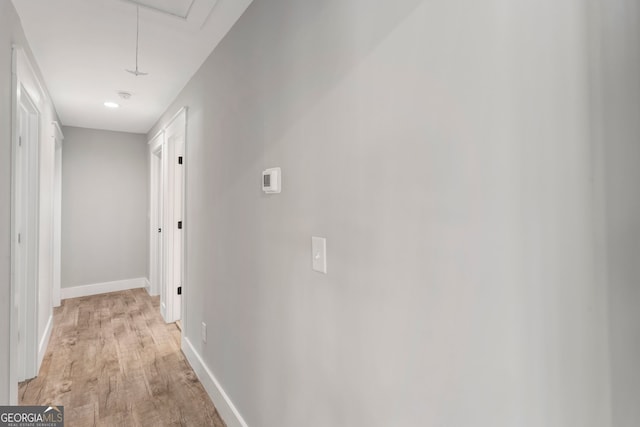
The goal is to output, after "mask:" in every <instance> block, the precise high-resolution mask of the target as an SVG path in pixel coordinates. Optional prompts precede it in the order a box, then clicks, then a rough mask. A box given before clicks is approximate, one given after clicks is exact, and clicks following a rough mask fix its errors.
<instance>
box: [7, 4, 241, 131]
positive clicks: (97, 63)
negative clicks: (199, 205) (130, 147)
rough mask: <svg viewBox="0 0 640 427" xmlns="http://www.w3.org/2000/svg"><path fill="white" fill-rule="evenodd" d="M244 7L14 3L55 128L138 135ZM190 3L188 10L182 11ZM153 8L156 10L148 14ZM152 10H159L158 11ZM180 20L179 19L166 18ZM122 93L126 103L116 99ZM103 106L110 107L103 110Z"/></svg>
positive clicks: (187, 78) (194, 70) (160, 110)
mask: <svg viewBox="0 0 640 427" xmlns="http://www.w3.org/2000/svg"><path fill="white" fill-rule="evenodd" d="M251 1H252V0H193V1H191V0H184V1H182V0H179V1H168V0H136V2H139V3H145V4H144V7H140V49H139V68H140V70H141V71H143V72H147V73H149V75H148V76H140V77H136V76H133V75H131V74H129V73H127V72H126V71H125V69H134V68H135V41H136V4H135V2H132V1H124V0H56V1H42V0H14V1H13V3H14V5H15V7H16V9H17V11H18V14H19V15H20V19H21V21H22V25H23V28H24V31H25V34H26V37H27V40H28V41H29V44H30V46H31V49H32V51H33V53H34V56H35V58H36V60H37V62H38V65H39V67H40V69H41V71H42V74H43V75H44V79H45V83H46V85H47V87H48V89H49V92H50V94H51V97H52V98H53V102H54V104H55V106H56V110H57V112H58V115H59V117H60V120H61V121H62V123H63V124H64V125H66V126H77V127H85V128H93V129H107V130H115V131H124V132H135V133H146V132H147V131H149V129H150V128H151V127H152V126H153V124H154V123H155V122H156V121H157V120H158V118H159V117H160V115H161V114H162V113H163V112H164V111H165V109H166V108H167V107H168V106H169V104H170V103H171V102H172V101H173V100H174V99H175V97H176V96H177V94H178V93H179V92H180V90H181V89H182V88H183V87H184V86H185V84H186V83H187V82H188V81H189V79H190V78H191V77H192V76H193V74H194V73H195V72H196V71H197V70H198V68H199V67H200V65H202V63H203V62H204V60H205V59H206V58H207V57H208V56H209V54H210V53H211V52H212V51H213V49H214V48H215V46H216V45H217V44H218V43H219V42H220V40H222V38H223V37H224V35H225V34H226V33H227V32H228V31H229V29H230V28H231V27H232V26H233V24H234V23H235V22H236V21H237V20H238V18H239V17H240V16H241V15H242V13H243V12H244V11H245V10H246V8H247V7H248V6H249V4H250V3H251ZM190 3H192V4H190ZM156 9H158V10H156ZM160 9H162V10H164V11H163V12H161V11H160ZM181 13H182V14H183V15H186V18H182V17H177V16H173V15H179V14H181ZM119 91H126V92H130V93H131V94H132V95H133V96H132V97H131V98H130V99H129V100H124V99H121V98H120V97H119V96H118V94H117V92H119ZM105 101H115V102H118V103H119V104H120V105H121V107H120V108H118V109H114V110H111V109H107V108H105V107H104V105H103V103H104V102H105Z"/></svg>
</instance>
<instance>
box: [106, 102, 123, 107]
mask: <svg viewBox="0 0 640 427" xmlns="http://www.w3.org/2000/svg"><path fill="white" fill-rule="evenodd" d="M104 106H105V107H107V108H118V107H119V106H120V104H116V103H115V102H111V101H107V102H105V103H104Z"/></svg>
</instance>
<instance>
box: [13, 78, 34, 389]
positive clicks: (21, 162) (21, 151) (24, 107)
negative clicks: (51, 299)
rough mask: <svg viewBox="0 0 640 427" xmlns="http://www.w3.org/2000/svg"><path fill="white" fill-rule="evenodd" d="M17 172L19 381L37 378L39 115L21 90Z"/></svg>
mask: <svg viewBox="0 0 640 427" xmlns="http://www.w3.org/2000/svg"><path fill="white" fill-rule="evenodd" d="M17 110H18V111H17V131H18V141H17V147H16V150H15V171H14V183H15V184H14V192H15V207H14V212H13V214H14V218H15V222H14V239H15V243H16V244H15V265H14V269H15V270H14V271H15V299H14V305H15V307H14V310H15V318H16V326H17V336H18V348H17V360H16V362H17V364H16V366H17V378H18V381H23V380H25V379H28V378H33V377H35V376H36V375H37V373H38V372H37V356H38V353H37V351H38V350H37V329H36V328H37V324H38V323H37V310H36V308H37V304H36V302H37V297H38V283H37V274H38V251H37V244H38V212H37V210H38V209H37V206H38V176H39V174H38V148H39V143H38V141H39V132H38V130H39V129H38V128H39V114H38V110H37V109H36V107H35V105H34V104H33V102H32V101H31V99H30V98H29V96H28V94H27V92H26V90H24V88H22V89H21V90H20V95H19V97H18V105H17Z"/></svg>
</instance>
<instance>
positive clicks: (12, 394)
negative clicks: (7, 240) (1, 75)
mask: <svg viewBox="0 0 640 427" xmlns="http://www.w3.org/2000/svg"><path fill="white" fill-rule="evenodd" d="M18 49H19V47H18V46H17V45H15V44H14V45H12V46H11V151H12V153H15V150H16V149H17V147H16V145H17V144H16V141H17V139H18V138H17V133H18V118H17V116H18ZM11 170H12V173H11V206H15V204H16V201H17V195H16V188H15V187H16V183H15V181H16V176H15V174H14V172H13V171H15V170H16V156H15V155H14V154H11ZM15 229H16V217H15V212H14V211H13V208H11V285H10V286H11V298H10V301H9V306H10V307H9V348H8V349H6V350H5V351H7V352H8V353H9V375H8V378H9V382H8V383H7V384H6V387H7V388H8V393H7V395H8V396H9V404H10V405H17V404H18V362H17V360H18V325H19V320H18V313H17V311H18V310H17V309H18V300H17V298H16V292H17V284H16V273H17V266H16V264H15V261H14V260H15V259H16V254H17V251H18V248H17V242H16V236H15Z"/></svg>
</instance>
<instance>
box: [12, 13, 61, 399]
mask: <svg viewBox="0 0 640 427" xmlns="http://www.w3.org/2000/svg"><path fill="white" fill-rule="evenodd" d="M13 44H16V45H17V46H19V47H21V48H22V49H23V50H24V52H25V53H26V55H27V57H28V58H29V61H30V62H31V66H32V67H33V68H34V72H35V73H36V75H37V77H38V79H39V80H40V83H41V84H44V83H43V82H44V79H43V77H42V75H41V73H40V71H39V69H38V64H37V61H36V60H35V59H34V56H33V54H32V52H31V49H30V48H29V44H28V42H27V40H26V38H25V36H24V32H23V30H22V26H21V24H20V19H19V17H18V14H17V13H16V11H15V8H14V7H13V4H12V3H11V2H10V1H0V99H1V100H3V102H2V103H0V313H2V314H1V315H0V316H2V321H0V349H2V350H1V351H0V404H3V405H4V404H8V403H9V402H10V401H11V402H12V403H15V402H17V389H18V385H17V383H16V384H12V383H11V382H10V379H9V378H10V376H9V367H10V365H9V363H10V360H9V357H10V354H11V351H12V350H13V349H12V348H11V345H10V303H11V259H10V256H11V209H12V205H11V158H12V150H11V116H12V114H11V106H12V105H11V104H12V90H13V89H12V75H11V69H12V68H11V67H12V64H11V59H12V58H11V57H12V45H13ZM43 90H44V91H45V96H44V98H43V99H40V100H39V101H38V108H39V109H40V119H41V120H40V124H41V127H40V151H39V162H40V206H39V208H40V214H39V215H40V226H39V228H40V230H39V233H40V234H39V265H38V289H39V295H38V302H37V310H38V314H37V316H38V325H37V328H38V330H37V334H38V337H37V340H38V344H42V345H43V344H46V339H45V338H46V334H47V332H48V330H47V325H48V322H49V320H50V318H51V316H52V313H53V311H52V299H51V298H52V295H51V286H52V274H53V264H52V262H53V260H52V258H51V249H52V247H51V240H52V234H53V229H52V227H51V224H50V213H51V208H52V206H51V204H52V199H51V197H52V195H51V193H50V188H49V187H48V184H49V183H50V182H51V177H52V174H53V149H54V142H53V139H52V135H53V132H52V131H53V128H52V127H51V122H52V121H54V120H56V121H57V120H58V118H57V115H56V112H55V108H54V106H53V104H52V102H51V98H50V96H49V94H48V93H46V87H43Z"/></svg>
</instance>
